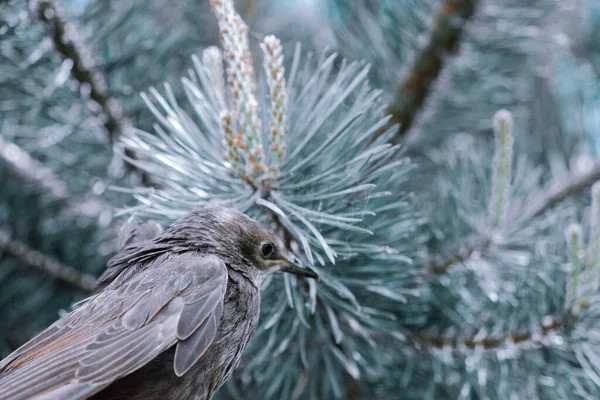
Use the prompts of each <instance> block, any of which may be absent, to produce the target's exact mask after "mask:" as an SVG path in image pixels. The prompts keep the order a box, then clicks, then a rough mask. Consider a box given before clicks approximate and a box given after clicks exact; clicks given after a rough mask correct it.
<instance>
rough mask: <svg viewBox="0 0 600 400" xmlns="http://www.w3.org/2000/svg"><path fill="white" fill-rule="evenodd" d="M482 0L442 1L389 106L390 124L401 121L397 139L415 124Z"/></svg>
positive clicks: (396, 140)
mask: <svg viewBox="0 0 600 400" xmlns="http://www.w3.org/2000/svg"><path fill="white" fill-rule="evenodd" d="M478 2H479V1H478V0H445V1H443V2H442V3H441V4H440V5H439V8H438V11H437V14H436V16H435V18H434V19H433V21H432V23H431V30H430V32H429V35H428V38H427V41H426V43H425V45H424V46H422V47H421V48H419V49H417V51H416V54H415V55H414V58H413V60H412V63H411V65H410V67H409V69H408V72H407V73H406V74H405V76H404V77H403V79H402V80H401V81H400V82H399V84H398V88H397V89H396V92H395V94H394V97H393V98H392V100H391V102H390V104H389V106H388V108H387V113H388V114H390V115H391V117H392V118H391V120H390V124H389V126H391V125H393V124H399V125H400V129H399V131H398V133H397V134H396V135H395V137H394V141H395V142H399V141H400V140H401V138H402V137H403V135H404V134H405V133H406V132H407V131H408V130H409V129H410V128H411V126H412V124H413V122H414V119H415V117H416V115H417V114H418V113H419V111H420V110H421V108H422V107H423V104H425V101H426V99H427V96H428V95H429V93H430V92H431V89H432V87H433V84H434V83H435V81H436V79H437V78H438V76H439V75H440V72H441V71H442V69H443V68H444V65H445V64H446V63H447V61H448V59H449V57H448V56H449V55H454V54H456V53H457V51H458V49H459V47H460V46H459V45H460V40H461V36H462V32H463V30H464V29H465V25H466V24H467V23H468V22H469V20H470V19H471V17H472V16H473V14H474V11H475V7H476V5H477V3H478ZM383 132H385V129H382V130H380V131H378V133H379V134H381V133H383Z"/></svg>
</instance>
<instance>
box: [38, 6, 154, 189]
mask: <svg viewBox="0 0 600 400" xmlns="http://www.w3.org/2000/svg"><path fill="white" fill-rule="evenodd" d="M32 11H33V12H35V13H36V14H37V17H38V19H39V20H40V21H41V22H42V24H43V25H44V27H45V28H46V31H47V32H48V34H49V36H50V38H51V39H52V42H53V43H54V47H55V48H56V51H57V52H58V53H59V54H60V55H61V56H62V57H63V58H64V59H65V60H66V61H67V62H69V64H70V72H71V76H72V77H73V78H74V79H75V80H76V81H77V82H78V83H79V87H80V94H81V96H82V100H83V101H84V103H85V104H86V105H87V107H88V109H89V110H90V111H91V112H92V113H94V114H95V115H97V116H98V117H99V118H100V120H101V121H102V125H103V126H104V130H105V131H106V134H107V137H108V140H109V143H110V144H114V143H116V142H117V141H118V139H119V138H121V137H122V136H123V135H124V134H125V132H126V131H127V129H128V128H129V125H130V122H129V121H128V120H127V118H126V117H124V116H123V112H122V109H121V107H120V105H119V103H118V101H117V100H116V99H114V98H113V97H112V96H111V95H110V93H109V91H108V87H107V85H106V80H105V78H104V76H103V75H102V74H101V73H100V72H99V71H97V70H96V69H94V65H93V58H92V56H91V55H90V54H89V50H88V49H86V48H85V47H84V45H83V44H82V43H80V41H79V40H78V39H79V37H80V35H79V34H78V32H77V31H76V27H75V25H74V24H73V23H71V22H69V21H67V20H66V19H65V18H64V17H63V14H62V7H61V6H60V4H59V2H58V0H37V1H33V2H32ZM125 156H126V157H128V158H130V159H135V158H136V156H135V154H133V153H132V152H131V151H130V150H128V149H126V150H125ZM125 168H127V169H129V170H132V171H135V172H136V173H138V174H139V176H140V179H141V181H142V183H144V184H146V185H148V184H149V183H150V181H151V180H150V177H149V176H148V175H147V174H146V173H143V172H141V171H139V170H137V169H135V167H134V165H133V164H132V163H125Z"/></svg>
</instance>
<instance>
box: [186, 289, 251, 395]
mask: <svg viewBox="0 0 600 400" xmlns="http://www.w3.org/2000/svg"><path fill="white" fill-rule="evenodd" d="M244 280H245V279H244ZM259 313H260V293H259V291H258V290H257V289H256V287H255V286H253V285H251V284H250V283H249V282H248V283H247V284H246V283H245V282H243V281H242V282H241V283H240V282H238V281H235V280H233V279H230V280H229V283H228V287H227V292H226V294H225V302H224V308H223V316H222V317H221V322H220V324H219V329H218V331H217V335H216V337H215V339H214V341H213V343H212V344H211V345H210V347H209V348H208V350H207V351H206V353H205V354H204V356H202V358H201V359H200V360H199V361H198V363H197V364H196V365H195V366H194V367H193V368H192V370H190V371H189V372H188V373H187V374H186V375H184V376H183V377H182V378H184V379H186V380H187V379H189V380H190V382H189V388H190V389H191V393H190V394H192V393H195V394H196V396H197V397H194V396H191V397H190V399H195V400H203V399H209V398H210V396H212V394H213V393H214V392H215V391H216V390H217V389H218V388H219V387H220V386H221V385H222V384H223V383H224V382H225V381H226V380H227V379H228V378H229V376H231V374H232V373H233V371H234V369H235V368H236V367H237V366H238V364H239V362H240V359H241V357H242V353H243V351H244V349H245V348H246V346H247V345H248V342H249V341H250V340H251V339H252V337H253V336H254V333H255V331H256V327H257V325H258V317H259ZM203 393H204V394H206V396H205V397H202V396H198V395H199V394H203Z"/></svg>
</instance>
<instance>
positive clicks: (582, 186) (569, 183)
mask: <svg viewBox="0 0 600 400" xmlns="http://www.w3.org/2000/svg"><path fill="white" fill-rule="evenodd" d="M598 180H600V160H596V161H594V163H593V165H592V166H591V167H590V168H589V169H588V170H587V171H584V172H579V171H577V172H567V173H565V174H563V175H562V176H560V177H558V178H556V179H554V180H553V182H552V184H550V186H549V187H548V188H546V189H544V190H542V191H540V192H539V193H536V194H535V195H534V196H532V197H531V198H528V199H527V201H526V203H527V204H529V206H528V208H527V212H526V215H527V218H528V219H532V218H535V217H538V216H540V215H542V214H543V213H545V212H546V211H548V210H550V209H551V208H553V207H555V206H556V205H558V204H560V203H561V202H563V201H565V200H566V199H569V198H571V197H573V196H575V195H578V194H580V193H581V192H582V191H584V190H587V189H589V188H590V187H592V185H593V184H594V183H595V182H596V181H598Z"/></svg>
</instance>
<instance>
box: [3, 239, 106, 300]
mask: <svg viewBox="0 0 600 400" xmlns="http://www.w3.org/2000/svg"><path fill="white" fill-rule="evenodd" d="M2 253H6V254H8V255H10V256H12V257H14V258H16V259H18V260H19V261H21V262H22V263H24V264H27V265H29V266H31V267H34V268H36V269H38V270H39V271H41V272H43V273H44V274H46V275H48V276H49V277H51V278H52V279H54V280H56V281H59V282H64V283H66V284H68V285H70V286H72V287H74V288H75V289H77V290H79V291H81V292H84V293H88V292H91V291H92V290H93V289H94V286H95V282H96V278H95V277H94V276H92V275H90V274H84V273H81V272H79V271H77V270H76V269H74V268H72V267H70V266H67V265H64V264H62V263H61V262H59V261H57V260H55V259H54V258H52V257H50V256H47V255H46V254H43V253H41V252H39V251H37V250H33V249H31V248H29V247H28V246H27V245H26V244H25V243H23V242H20V241H18V240H14V239H12V238H11V235H10V234H9V233H8V232H6V231H4V230H2V229H0V255H1V254H2Z"/></svg>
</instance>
